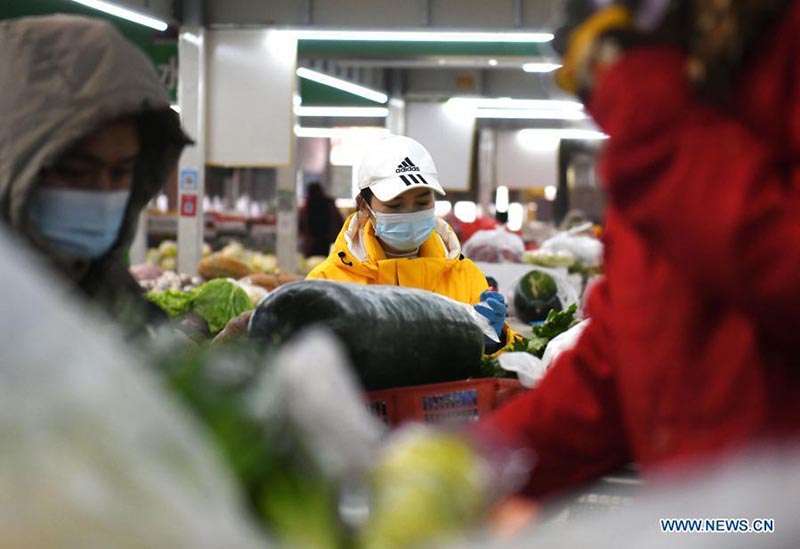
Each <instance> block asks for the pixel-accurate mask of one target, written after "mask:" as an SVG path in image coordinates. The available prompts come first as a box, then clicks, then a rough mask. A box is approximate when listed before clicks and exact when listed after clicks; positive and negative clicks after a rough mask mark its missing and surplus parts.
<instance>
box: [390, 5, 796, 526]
mask: <svg viewBox="0 0 800 549" xmlns="http://www.w3.org/2000/svg"><path fill="white" fill-rule="evenodd" d="M587 3H588V2H587ZM571 4H574V3H571ZM640 4H642V5H640V6H639V7H640V8H641V7H645V8H648V9H650V11H648V12H638V11H637V12H635V14H636V15H637V18H634V17H632V15H631V12H629V11H628V10H627V9H624V8H622V7H620V6H619V5H614V6H611V7H608V8H605V9H603V10H601V11H599V12H596V13H595V14H594V15H592V16H591V17H589V19H588V20H586V21H585V22H582V23H580V24H579V25H576V26H575V30H574V31H571V32H570V34H571V38H570V39H569V44H570V46H569V49H568V51H567V54H566V57H565V60H564V67H563V70H562V72H560V73H559V75H558V81H559V83H560V85H561V86H562V87H564V88H566V89H568V90H571V91H574V92H577V93H579V94H580V95H581V97H582V98H584V100H585V103H586V105H587V107H588V109H589V111H590V112H591V113H592V115H593V116H594V118H595V119H596V121H597V123H598V124H599V125H600V127H601V128H602V129H603V130H604V131H605V132H606V133H608V134H609V135H610V139H609V141H608V143H607V145H606V148H605V150H604V153H603V155H602V158H601V170H602V174H603V176H604V181H605V183H606V186H607V190H608V193H609V197H610V203H609V208H608V211H607V213H606V219H607V229H606V233H605V242H606V248H605V265H606V272H607V276H606V278H605V279H604V280H603V281H602V282H600V283H598V284H597V286H596V287H595V289H594V290H593V291H592V292H591V295H590V296H589V300H588V309H589V316H590V317H591V321H590V324H589V325H588V327H587V328H586V329H585V331H584V332H583V334H582V336H581V338H580V339H579V340H578V342H577V344H576V346H575V347H574V348H573V349H571V350H569V351H566V352H564V353H563V354H562V355H561V356H560V358H559V359H558V360H557V361H556V362H555V364H554V365H553V366H552V367H551V368H550V370H549V371H548V373H547V375H546V376H545V377H544V379H543V380H542V381H541V382H540V384H539V385H538V386H537V387H536V388H535V389H533V390H531V391H530V392H528V393H527V394H524V395H522V396H520V397H518V398H516V399H515V400H512V401H511V402H510V403H509V404H508V405H506V406H505V407H503V408H501V409H500V410H499V411H498V412H496V413H495V414H494V415H493V416H492V417H490V418H489V419H488V420H487V421H484V422H482V423H481V424H479V425H478V429H477V433H476V434H477V439H478V440H480V441H481V443H482V447H484V445H488V447H490V448H493V450H492V451H488V452H479V453H482V454H483V455H484V456H491V455H492V454H493V453H497V452H498V450H499V449H502V448H506V449H517V450H522V453H524V454H528V455H531V456H533V459H532V460H531V462H530V463H531V464H532V469H531V471H529V474H528V475H526V478H527V481H526V485H525V487H524V490H523V491H524V492H525V493H526V494H527V495H529V496H533V497H536V498H541V497H548V496H552V495H554V494H556V493H558V492H562V491H565V490H567V489H569V488H571V487H575V486H577V485H579V484H582V483H585V482H587V481H590V480H592V479H595V478H598V477H600V476H601V475H604V474H607V473H609V472H612V471H614V470H616V469H618V468H620V467H622V466H624V465H625V464H627V463H630V462H637V463H638V464H640V465H641V467H642V470H643V471H644V472H645V474H647V473H648V472H651V471H653V470H657V469H661V468H665V467H666V468H678V469H680V468H684V467H694V466H696V465H697V464H698V463H700V462H702V461H705V460H708V459H711V458H717V459H719V458H722V457H724V456H727V455H728V452H731V451H735V450H736V449H737V448H741V447H746V446H752V445H759V444H760V443H767V444H775V443H779V444H780V443H783V444H791V443H792V442H794V441H796V440H797V439H798V437H800V398H798V395H800V346H798V344H797V333H796V330H797V328H796V327H797V325H798V322H800V187H798V185H800V165H799V164H798V162H799V160H798V159H800V86H798V83H800V65H798V64H797V58H798V55H799V54H800V43H798V41H797V36H798V34H799V33H800V1H797V0H795V1H791V2H778V1H776V2H769V1H761V0H759V1H747V0H742V1H736V0H734V1H731V2H703V1H699V2H689V0H685V1H677V2H644V3H640ZM572 7H574V5H572ZM590 7H591V6H590ZM657 8H661V9H657ZM664 8H666V9H667V11H666V12H665V11H664ZM653 10H655V11H653ZM577 11H580V10H577ZM585 11H588V12H591V10H588V9H587V10H585ZM644 13H647V15H648V17H649V19H648V21H649V23H648V24H647V25H645V23H644V22H643V19H640V18H638V17H641V16H642V14H644ZM683 17H685V19H682V18H683ZM676 21H677V23H676ZM654 22H655V23H657V24H654ZM676 44H677V45H676ZM437 436H438V437H440V439H441V440H440V442H439V443H438V444H437V443H435V442H434V441H435V440H436V437H437ZM448 444H452V441H451V440H449V438H448V436H447V435H436V434H434V435H432V436H431V437H430V439H429V440H427V441H425V442H424V443H420V442H416V441H414V442H413V445H412V446H411V447H408V446H407V447H405V448H400V449H398V450H397V451H396V453H397V454H399V453H401V452H412V453H413V452H417V451H420V452H424V453H425V454H426V455H427V456H429V457H430V458H431V459H435V457H436V455H437V452H438V451H439V450H440V448H441V447H443V446H446V445H448ZM419 459H420V460H421V461H422V460H423V458H422V457H419ZM488 459H489V460H491V457H488ZM430 469H431V470H429V471H428V474H429V478H427V479H425V482H427V483H428V484H430V483H431V482H432V481H431V478H432V477H436V476H437V475H441V476H442V477H443V478H448V475H449V474H450V473H449V472H448V471H449V468H448V466H447V465H441V466H435V465H431V467H430ZM494 481H497V478H494ZM491 484H492V481H491V480H490V481H488V482H487V484H486V486H484V490H486V491H485V492H484V493H485V494H488V493H490V492H489V488H490V486H491ZM406 489H407V490H411V487H406ZM417 493H418V494H420V497H421V498H422V499H424V498H425V496H424V488H421V489H420V490H418V491H417ZM415 504H416V505H421V504H423V502H421V501H417V502H416V503H415ZM709 511H714V510H713V509H711V510H709ZM390 512H391V510H387V513H390Z"/></svg>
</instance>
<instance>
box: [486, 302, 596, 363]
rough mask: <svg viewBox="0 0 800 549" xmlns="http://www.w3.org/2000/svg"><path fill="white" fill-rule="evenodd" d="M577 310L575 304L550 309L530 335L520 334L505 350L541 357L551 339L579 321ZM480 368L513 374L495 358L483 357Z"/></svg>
mask: <svg viewBox="0 0 800 549" xmlns="http://www.w3.org/2000/svg"><path fill="white" fill-rule="evenodd" d="M577 310H578V307H577V305H571V306H570V307H568V308H567V309H566V310H563V311H561V310H556V309H551V310H550V312H548V313H547V318H546V319H545V321H544V322H543V323H542V324H539V325H535V326H533V327H532V328H531V337H525V336H521V337H520V339H519V340H517V341H515V342H514V345H513V346H512V347H511V348H509V349H507V351H509V352H524V353H530V354H532V355H533V356H535V357H537V358H542V356H543V355H544V351H545V349H547V344H548V343H550V341H551V340H553V339H555V337H556V336H558V335H560V334H562V333H564V332H566V331H567V330H569V329H570V328H572V327H573V326H575V325H576V324H578V323H579V322H580V321H581V319H580V318H578V316H577ZM482 369H483V373H484V374H485V375H487V376H493V377H508V376H510V375H511V376H513V374H511V373H509V372H508V371H507V370H504V369H503V368H501V367H500V365H499V363H498V361H497V359H496V358H484V360H483V366H482Z"/></svg>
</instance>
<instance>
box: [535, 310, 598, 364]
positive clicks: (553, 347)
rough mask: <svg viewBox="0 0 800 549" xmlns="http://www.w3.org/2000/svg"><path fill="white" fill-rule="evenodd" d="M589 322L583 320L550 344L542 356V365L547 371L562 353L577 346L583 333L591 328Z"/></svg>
mask: <svg viewBox="0 0 800 549" xmlns="http://www.w3.org/2000/svg"><path fill="white" fill-rule="evenodd" d="M589 322H591V320H589V319H587V320H583V321H581V322H579V323H578V324H576V325H575V326H573V327H572V328H570V329H569V330H567V331H566V332H562V333H560V334H558V335H557V336H556V337H554V338H553V339H551V340H550V341H549V342H548V344H547V347H545V349H544V354H543V355H542V364H543V365H544V367H545V368H546V369H549V368H550V366H552V365H553V363H554V362H555V361H556V359H557V358H558V357H559V355H561V353H563V352H564V351H567V350H569V349H572V348H573V347H574V346H575V344H576V343H577V342H578V339H580V337H581V334H582V333H583V331H584V330H585V329H586V327H587V326H589Z"/></svg>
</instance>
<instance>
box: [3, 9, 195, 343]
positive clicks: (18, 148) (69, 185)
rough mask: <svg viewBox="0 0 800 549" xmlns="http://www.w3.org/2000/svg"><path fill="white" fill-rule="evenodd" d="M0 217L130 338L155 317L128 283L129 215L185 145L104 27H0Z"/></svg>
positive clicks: (165, 103)
mask: <svg viewBox="0 0 800 549" xmlns="http://www.w3.org/2000/svg"><path fill="white" fill-rule="evenodd" d="M0 82H4V86H3V88H4V90H3V93H2V94H0V219H2V220H3V222H4V224H5V226H6V228H7V229H9V230H10V232H12V233H14V234H16V235H18V236H20V237H22V239H24V240H25V241H27V243H28V244H29V245H30V246H32V247H33V248H35V249H36V250H38V251H39V252H40V253H41V255H42V256H44V257H45V258H46V260H47V262H48V263H49V264H50V265H51V266H52V267H54V268H55V270H56V271H57V272H58V273H60V274H62V275H63V276H64V277H65V278H66V279H67V280H69V281H71V282H72V283H74V285H75V286H76V288H78V289H79V290H80V292H81V293H82V294H84V295H85V296H86V297H87V298H89V299H90V300H91V301H93V302H95V303H96V304H98V305H99V306H100V307H101V308H103V309H105V310H106V312H108V313H109V314H110V315H111V316H112V317H113V318H115V319H117V320H118V321H119V322H120V323H122V324H123V325H125V328H126V330H128V331H129V332H140V331H142V330H143V329H144V328H145V327H146V326H147V325H148V324H151V323H154V322H156V321H157V320H158V319H159V318H160V315H159V313H158V312H157V311H156V309H155V308H154V307H151V306H150V304H149V303H148V302H146V301H145V300H144V299H143V297H142V296H141V291H140V289H139V286H138V284H137V283H136V282H135V280H134V279H133V278H132V277H131V276H130V274H129V272H128V266H127V263H126V257H125V256H126V252H127V250H128V248H129V247H130V244H131V241H132V239H133V236H134V233H135V230H136V223H137V220H138V218H139V214H140V212H141V211H142V209H143V208H144V207H145V206H146V204H147V203H148V202H149V201H150V200H151V199H152V198H153V197H154V196H155V195H156V194H157V193H158V192H159V190H160V189H161V188H162V187H163V185H164V183H165V181H166V180H167V178H168V177H169V175H170V174H171V173H172V172H173V170H175V168H176V165H177V161H178V157H179V155H180V152H181V150H182V149H183V147H184V146H185V145H186V144H187V143H189V142H190V141H189V139H188V138H187V137H186V135H185V134H184V132H183V131H182V129H181V126H180V122H179V120H178V117H177V115H176V114H175V113H174V112H173V111H172V110H171V109H170V108H169V99H168V97H167V94H166V92H165V90H164V88H163V86H162V85H161V83H160V82H159V79H158V76H157V74H156V71H155V68H154V67H153V65H152V63H151V62H150V61H149V60H148V59H147V57H146V56H145V55H144V53H143V52H141V51H140V50H139V49H138V48H137V47H136V46H134V45H133V44H131V43H130V42H128V41H127V40H126V39H125V38H124V37H123V36H122V35H121V34H120V33H119V32H118V31H117V30H116V29H115V28H114V27H113V26H112V25H110V24H109V23H106V22H103V21H100V20H95V19H91V18H85V17H75V16H65V15H57V16H47V17H31V18H23V19H17V20H10V21H6V22H2V23H0Z"/></svg>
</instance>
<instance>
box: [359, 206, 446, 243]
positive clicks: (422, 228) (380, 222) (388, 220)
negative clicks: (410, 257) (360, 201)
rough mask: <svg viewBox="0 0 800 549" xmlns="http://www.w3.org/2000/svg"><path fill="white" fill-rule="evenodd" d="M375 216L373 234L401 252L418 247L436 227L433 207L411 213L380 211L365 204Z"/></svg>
mask: <svg viewBox="0 0 800 549" xmlns="http://www.w3.org/2000/svg"><path fill="white" fill-rule="evenodd" d="M367 208H368V209H369V211H371V212H372V215H374V216H375V220H376V221H375V234H376V235H377V237H378V238H380V239H381V240H382V241H383V242H385V243H386V244H388V245H389V246H391V247H392V248H394V249H395V250H398V251H401V252H410V251H413V250H416V249H417V248H419V247H420V246H421V245H422V243H423V242H425V241H426V240H428V237H430V236H431V233H432V232H433V230H434V229H435V228H436V216H435V214H434V212H433V208H430V209H428V210H420V211H418V212H412V213H396V214H393V213H382V212H376V211H374V210H373V209H372V208H370V207H369V206H367Z"/></svg>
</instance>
